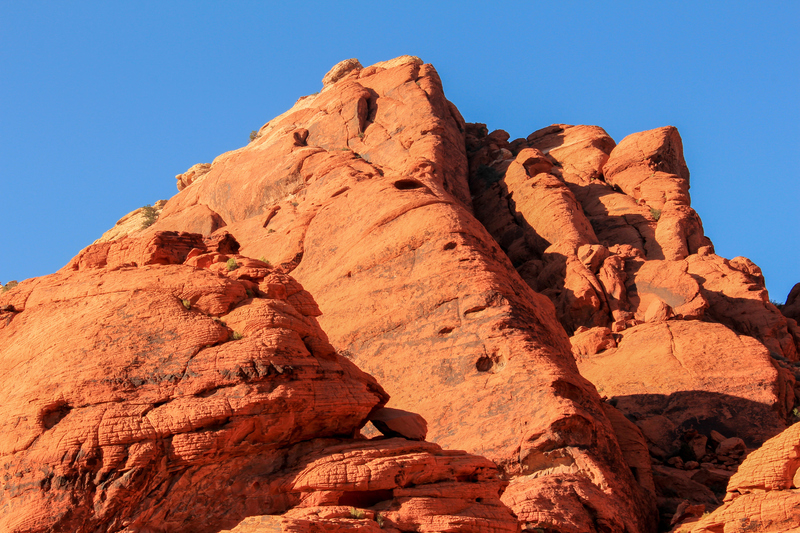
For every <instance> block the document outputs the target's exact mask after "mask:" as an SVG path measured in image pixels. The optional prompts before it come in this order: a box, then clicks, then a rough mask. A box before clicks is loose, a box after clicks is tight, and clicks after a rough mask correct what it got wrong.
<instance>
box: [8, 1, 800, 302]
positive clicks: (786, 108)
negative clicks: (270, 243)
mask: <svg viewBox="0 0 800 533" xmlns="http://www.w3.org/2000/svg"><path fill="white" fill-rule="evenodd" d="M651 4H652V5H653V6H654V7H650V5H651ZM403 54H411V55H417V56H420V57H421V58H422V59H423V60H425V61H426V62H429V63H433V64H434V65H435V66H436V69H437V70H438V71H439V74H440V75H441V77H442V80H443V82H444V86H445V92H446V94H447V97H448V98H449V99H450V100H451V101H453V102H454V103H455V104H456V106H458V108H459V109H460V110H461V113H462V114H463V115H464V118H465V119H466V120H467V121H469V122H485V123H487V124H488V126H489V128H490V129H496V128H502V129H505V130H506V131H508V132H509V133H510V134H511V136H512V138H514V137H522V136H526V135H527V134H529V133H531V132H533V131H535V130H537V129H539V128H542V127H544V126H547V125H549V124H552V123H567V124H596V125H599V126H602V127H603V128H605V129H606V131H608V133H609V134H610V135H611V136H612V137H613V138H614V139H615V140H617V142H619V141H620V140H621V139H622V138H623V137H624V136H626V135H628V134H630V133H633V132H637V131H642V130H647V129H651V128H656V127H659V126H665V125H674V126H677V127H678V129H679V130H680V132H681V135H682V137H683V142H684V148H685V155H686V160H687V163H688V165H689V169H690V170H691V175H692V188H691V194H692V200H693V205H694V207H695V208H696V209H697V211H698V212H699V213H700V216H701V217H702V219H703V223H704V226H705V231H706V234H707V235H708V236H709V237H711V239H712V240H713V241H714V244H715V245H716V249H717V253H719V254H720V255H723V256H725V257H728V258H731V257H735V256H737V255H744V256H746V257H749V258H750V259H752V260H754V261H755V262H756V263H757V264H758V265H759V266H761V267H762V269H763V270H764V273H765V275H766V278H767V286H768V288H769V289H770V294H771V297H772V298H773V299H776V300H779V301H781V302H782V301H783V300H784V299H785V297H786V295H787V293H788V292H789V289H790V288H791V287H792V285H793V284H794V283H796V282H799V281H800V215H798V204H799V203H800V170H798V169H799V168H800V160H799V159H800V158H799V156H800V3H799V2H796V1H793V2H769V3H759V4H756V3H755V2H752V3H742V2H658V3H657V5H656V3H654V2H614V3H607V4H606V5H603V3H601V2H589V1H587V2H569V1H566V2H507V3H497V2H486V1H481V2H470V1H461V2H432V1H427V2H414V1H407V2H391V3H389V2H386V3H383V2H316V1H305V2H302V3H290V2H280V3H277V2H276V3H272V2H263V1H261V2H255V1H252V2H210V1H192V2H189V1H185V2H170V1H159V2H96V1H81V2H55V1H53V2H47V3H45V2H37V1H26V2H10V1H5V0H0V200H1V201H2V211H0V213H2V222H0V224H2V226H1V227H2V231H0V281H2V282H3V283H5V282H7V281H8V280H10V279H18V280H22V279H25V278H29V277H33V276H40V275H44V274H48V273H51V272H53V271H55V270H57V269H59V268H60V267H61V266H63V265H64V264H65V263H67V261H69V259H70V258H71V257H72V256H74V255H75V254H76V253H77V252H78V251H79V250H80V249H81V248H83V247H84V246H86V245H88V244H90V243H91V242H92V241H93V240H94V239H96V238H97V237H99V236H100V235H101V234H102V233H103V232H104V231H105V230H107V229H108V228H110V227H111V226H113V225H114V223H115V222H116V220H117V219H119V218H120V217H121V216H122V215H124V214H126V213H128V212H129V211H131V210H133V209H135V208H137V207H141V206H142V205H144V204H148V203H153V202H155V201H156V200H158V199H161V198H169V197H171V196H172V195H174V194H175V193H176V192H177V190H176V188H175V179H174V176H175V175H176V174H179V173H181V172H183V171H185V170H186V169H187V168H189V167H190V166H191V165H193V164H195V163H200V162H210V161H211V160H212V159H213V158H214V157H216V156H217V155H219V154H220V153H222V152H225V151H227V150H231V149H235V148H238V147H240V146H242V145H244V144H246V143H247V141H248V135H249V133H250V131H251V130H254V129H258V128H259V127H260V126H261V125H263V124H264V123H265V122H267V121H268V120H270V119H271V118H272V117H274V116H276V115H278V114H280V113H282V112H283V111H285V110H286V109H288V108H289V107H291V105H292V104H293V103H294V102H295V100H296V99H297V98H298V97H300V96H302V95H305V94H309V93H312V92H316V91H317V90H319V89H320V87H321V82H320V79H321V78H322V76H323V74H325V72H326V71H327V70H328V69H329V68H330V67H331V66H332V65H334V64H335V63H337V62H338V61H340V60H342V59H346V58H349V57H357V58H359V59H360V60H361V62H362V64H364V65H368V64H371V63H374V62H377V61H382V60H385V59H390V58H392V57H395V56H398V55H403Z"/></svg>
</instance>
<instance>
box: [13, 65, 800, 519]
mask: <svg viewBox="0 0 800 533" xmlns="http://www.w3.org/2000/svg"><path fill="white" fill-rule="evenodd" d="M177 178H178V189H179V191H180V192H179V193H178V194H177V195H176V196H175V197H173V198H172V199H170V200H169V201H168V202H167V203H166V204H165V205H163V209H162V210H161V212H160V216H159V217H158V220H157V221H156V222H155V224H154V225H153V226H151V227H149V228H142V225H141V224H139V225H138V226H137V227H136V228H135V229H132V228H133V226H131V224H134V222H136V220H134V219H133V218H131V219H130V220H134V222H130V220H128V219H123V220H121V221H120V224H118V226H117V227H115V228H114V229H113V230H112V232H111V233H109V234H107V235H106V236H104V241H105V242H102V243H98V244H96V245H94V246H92V247H89V248H88V249H86V250H84V251H83V252H81V253H80V254H79V255H78V256H76V258H75V259H73V261H71V262H70V264H69V265H67V266H66V267H65V268H64V269H62V270H61V271H60V272H58V273H57V274H54V275H52V276H47V277H44V278H39V279H37V280H32V281H28V282H25V283H22V284H20V285H19V286H18V287H16V288H15V289H12V290H10V291H8V292H7V293H4V294H3V295H2V296H0V304H2V305H0V337H2V336H3V335H7V337H3V338H0V346H3V348H2V349H1V350H2V351H0V356H2V357H3V358H4V361H5V360H6V359H5V358H7V360H8V364H6V365H4V366H3V368H4V369H5V370H3V372H5V375H4V379H7V380H10V381H8V382H9V383H17V382H21V380H22V379H23V378H24V375H27V374H26V373H29V372H32V373H34V374H36V375H38V374H40V373H41V374H43V375H46V377H45V378H44V379H41V380H39V381H40V382H39V383H37V385H36V387H38V388H34V389H32V391H30V392H29V391H27V390H25V389H24V388H23V387H19V386H16V387H14V386H12V387H8V388H5V387H4V388H2V389H0V391H2V392H0V400H3V401H4V403H0V405H7V406H8V407H7V409H9V411H8V416H6V417H5V420H6V421H5V422H4V424H5V427H7V428H8V429H7V433H8V434H9V435H12V436H13V438H12V439H11V440H10V441H8V442H9V443H10V444H6V446H7V447H8V450H5V451H3V452H2V453H5V454H6V456H7V457H8V458H9V459H8V461H7V465H11V466H7V467H6V468H7V469H9V468H10V469H11V470H13V472H14V474H11V473H10V470H9V474H7V477H6V484H5V485H4V489H3V490H4V491H6V492H5V493H4V494H5V495H6V496H5V497H4V505H5V507H3V510H2V513H4V514H2V518H0V520H5V522H2V521H0V525H5V526H6V527H7V528H9V529H10V530H12V531H39V530H42V531H44V530H46V529H47V528H55V529H58V528H62V529H64V530H68V529H70V528H73V529H75V530H81V528H84V529H85V530H87V531H89V530H97V529H101V530H102V529H103V528H105V529H107V530H109V531H126V532H128V533H133V532H134V531H137V532H141V533H143V532H144V531H149V530H148V529H146V528H153V527H155V528H156V529H155V530H156V531H161V530H159V529H158V528H159V527H161V528H162V529H163V530H180V529H186V528H190V529H193V530H197V531H206V530H207V531H212V530H213V531H217V530H219V529H220V528H228V529H231V528H233V529H232V530H233V531H238V532H240V533H244V532H249V531H347V530H352V531H380V530H389V531H411V530H414V531H442V530H446V531H451V530H452V531H458V530H468V531H515V530H517V529H518V528H523V529H526V530H542V531H559V532H574V533H585V532H608V531H625V532H629V533H633V532H645V531H648V532H649V531H654V529H655V527H656V526H655V524H656V521H657V520H659V521H660V526H661V528H662V529H664V530H666V529H668V528H670V527H673V526H674V527H681V524H688V523H689V522H691V521H695V522H696V521H697V519H698V518H700V517H702V516H703V513H704V512H705V511H711V510H713V508H715V507H716V506H718V505H719V504H720V500H721V497H722V496H723V495H724V493H725V488H726V486H727V483H728V478H731V485H730V486H729V487H728V494H729V495H730V494H733V495H734V496H735V495H736V494H739V495H740V496H738V497H734V496H729V497H728V500H730V501H729V502H728V503H726V504H725V506H724V507H723V508H722V509H723V510H724V509H727V510H725V511H724V512H725V513H729V514H727V515H724V516H726V517H733V516H739V517H740V520H741V513H742V511H741V510H736V511H730V510H731V509H734V507H735V506H737V505H738V506H740V507H741V506H745V507H741V508H742V509H745V508H746V509H753V511H752V512H753V513H761V515H763V516H765V517H766V516H768V517H769V518H764V521H762V522H759V524H767V523H769V524H782V525H781V526H780V527H783V525H786V524H790V523H791V522H792V521H793V520H795V519H796V517H795V516H794V515H793V514H792V513H791V512H784V514H783V515H781V517H779V518H775V517H776V516H778V515H776V514H775V513H774V512H773V511H771V510H770V509H781V508H783V509H785V508H787V507H786V506H787V505H789V503H788V502H793V500H792V499H791V498H793V497H794V492H793V491H794V490H795V489H793V488H786V487H785V488H784V489H782V490H780V491H775V490H773V491H770V490H766V489H763V488H762V487H761V485H758V486H757V487H756V488H752V487H755V485H752V487H751V485H748V484H747V483H750V481H747V482H746V483H744V482H742V483H744V484H742V483H740V482H739V481H738V480H740V477H741V476H740V475H739V474H736V475H734V472H736V470H737V469H739V467H740V463H742V461H743V460H745V457H747V459H746V460H745V463H744V464H742V465H741V469H742V471H741V472H740V473H741V475H742V476H745V473H746V472H750V474H747V475H748V476H750V477H748V478H747V479H751V478H752V479H755V478H756V477H758V476H757V475H756V474H753V473H752V471H753V469H752V468H750V467H749V466H748V467H746V466H745V465H747V464H748V463H747V461H750V458H751V457H756V458H758V457H760V456H759V455H758V454H757V453H753V454H750V456H748V453H749V452H750V451H751V450H752V449H753V448H754V447H757V446H760V445H761V444H762V443H764V442H765V441H767V440H768V439H769V438H770V437H772V436H774V435H776V434H777V433H779V432H781V431H782V430H784V428H786V425H787V423H789V422H791V421H792V420H793V417H794V416H795V415H796V405H797V399H798V398H800V386H798V381H799V379H798V378H800V367H799V366H798V365H799V364H800V363H799V362H798V360H800V328H798V326H797V323H796V321H795V320H794V319H793V318H792V316H793V315H792V313H793V309H794V308H795V307H796V305H795V304H796V302H797V301H798V300H800V298H796V297H794V296H797V294H795V292H798V291H793V293H792V294H793V295H794V296H792V295H790V297H789V300H788V301H787V303H786V305H784V306H782V311H783V313H784V314H781V312H780V311H781V310H779V308H778V307H776V306H775V305H773V304H772V303H770V302H769V298H768V295H767V292H766V289H765V287H764V278H763V275H762V273H761V271H760V269H759V268H758V266H756V265H755V264H753V263H752V262H751V261H749V260H748V259H746V258H743V257H737V258H733V259H730V260H728V259H725V258H722V257H719V256H717V255H715V254H714V249H713V245H712V244H711V242H710V240H709V239H708V238H706V237H705V236H704V234H703V228H702V223H701V221H700V218H699V216H698V215H697V213H696V212H695V211H694V210H693V209H692V208H691V203H690V196H689V171H688V168H687V167H686V163H685V161H684V158H683V151H682V141H681V138H680V135H679V134H678V132H677V130H676V129H675V128H673V127H665V128H658V129H655V130H650V131H647V132H640V133H635V134H632V135H629V136H628V137H626V138H625V139H623V140H622V141H620V143H619V145H617V144H616V143H615V142H614V140H613V139H611V138H610V137H609V136H608V134H607V133H606V132H605V131H603V130H602V128H599V127H597V126H568V125H563V124H557V125H553V126H549V127H547V128H543V129H540V130H538V131H536V132H534V133H532V134H531V135H529V136H528V137H527V138H521V139H515V140H510V136H509V135H508V133H506V132H504V131H502V130H496V131H494V132H491V133H490V132H488V130H487V129H486V128H485V126H483V125H481V124H466V123H465V122H464V120H463V118H462V117H461V115H460V114H459V112H458V110H457V109H456V107H455V106H454V105H453V104H452V103H450V102H449V101H447V99H446V98H445V96H444V91H443V88H442V85H441V80H440V79H439V77H438V75H437V73H436V71H435V69H434V68H433V67H432V66H431V65H428V64H425V63H423V62H422V60H421V59H419V58H417V57H413V56H402V57H399V58H395V59H393V60H390V61H386V62H382V63H378V64H375V65H371V66H368V67H363V66H362V65H361V64H360V62H358V60H356V59H351V60H345V61H343V62H341V63H339V64H337V65H336V66H334V68H333V69H331V71H330V72H328V73H327V74H326V75H325V77H324V79H323V88H322V90H321V91H320V92H319V93H317V94H314V95H309V96H306V97H303V98H300V99H299V100H298V101H297V103H296V104H295V105H294V107H292V109H290V110H289V111H287V112H286V113H284V114H282V115H280V116H279V117H276V118H275V119H273V120H271V121H270V122H269V123H267V124H265V125H264V126H263V127H262V128H261V129H260V130H259V131H258V132H257V134H256V135H254V136H253V138H252V141H251V142H250V143H249V144H248V145H247V146H245V147H243V148H241V149H239V150H235V151H232V152H228V153H226V154H222V155H221V156H219V157H217V158H216V159H215V160H214V161H213V162H212V163H210V164H201V165H195V166H194V167H192V168H190V169H189V170H188V171H187V172H186V173H184V174H181V175H179V176H177ZM136 216H139V215H136ZM129 218H130V217H129ZM136 223H137V224H138V222H136ZM131 237H135V238H131ZM256 257H258V258H259V259H255V258H256ZM289 273H291V276H292V277H289V275H288V274H289ZM301 284H302V285H301ZM304 287H305V289H308V290H309V291H310V293H311V294H313V295H314V297H313V298H312V296H311V294H309V292H306V290H304ZM798 294H800V292H798ZM48 313H54V314H53V315H52V316H57V317H72V316H74V317H76V318H75V320H73V321H72V322H67V321H65V320H64V319H63V318H59V319H58V320H52V319H51V320H48V318H47V317H48V316H50V315H48ZM784 315H785V316H784ZM317 320H319V324H318V323H317ZM67 324H69V326H68V325H67ZM320 325H321V326H322V328H324V329H325V331H326V332H327V335H326V334H325V333H322V329H321V328H320ZM42 329H43V330H44V331H45V333H43V334H40V333H37V330H42ZM5 338H7V339H10V344H8V347H6V345H5V344H2V340H3V339H5ZM62 343H65V344H64V347H63V348H62ZM62 352H63V361H64V362H63V364H62V363H61V361H62V359H59V358H57V357H56V355H55V354H61V353H62ZM31 353H34V354H43V355H41V356H37V357H40V359H32V361H34V362H33V363H31V362H28V361H29V359H25V358H26V357H28V358H30V355H29V354H31ZM59 357H61V356H59ZM56 360H57V361H58V362H59V364H58V365H55V363H54V362H55V361H56ZM36 365H40V366H39V367H37V366H36ZM42 365H44V366H42ZM47 365H50V366H52V367H53V368H57V369H58V370H57V372H55V373H53V375H52V376H51V375H49V374H46V373H45V371H44V368H45V367H46V368H50V366H47ZM356 365H358V368H357V367H356ZM359 368H361V369H363V370H364V371H366V372H369V373H370V374H372V375H374V376H375V377H376V378H377V379H378V380H379V381H380V383H381V385H382V387H383V388H385V390H386V392H384V390H383V388H381V386H379V385H378V384H377V382H376V381H375V379H374V378H372V377H371V376H370V375H368V374H365V373H364V372H362V371H361V370H359ZM579 371H580V372H579ZM64 372H67V374H64ZM581 373H583V375H581ZM586 378H589V379H588V380H587V379H586ZM108 380H111V381H110V382H109V381H108ZM590 381H591V382H590ZM595 387H596V388H595ZM333 390H336V391H337V392H336V393H333V392H331V391H333ZM598 391H599V394H598ZM387 392H388V394H390V395H391V402H390V406H389V407H388V408H384V409H383V410H381V409H380V408H381V407H383V405H384V404H385V403H386V402H387V400H388V397H389V396H388V394H387ZM2 395H5V396H2ZM337 395H338V396H337ZM601 396H602V399H601ZM301 404H302V405H305V406H306V408H305V410H303V409H301V408H300V406H301ZM309 404H310V405H312V407H311V408H309V407H308V405H309ZM392 409H397V411H392ZM275 417H277V418H275ZM368 419H372V420H373V424H374V426H375V427H378V426H381V425H382V426H381V431H383V432H384V433H385V435H387V436H388V437H393V436H397V435H400V436H403V437H406V438H407V439H408V438H410V439H424V438H426V437H425V435H426V432H427V438H429V439H431V440H432V441H434V442H436V443H437V444H431V443H426V442H423V441H421V440H417V441H409V440H406V439H397V438H385V437H379V436H377V435H378V432H377V430H376V429H374V427H373V428H372V430H367V429H365V430H364V433H363V434H359V433H358V430H359V429H361V428H362V427H363V425H364V423H366V421H367V420H368ZM426 421H427V427H426ZM787 431H789V430H787ZM786 434H787V433H783V434H782V435H786ZM364 435H370V436H376V437H377V438H374V439H372V440H364V439H365V438H364ZM354 436H355V437H358V439H354ZM792 438H793V437H792ZM790 440H791V439H790ZM769 442H773V441H769ZM439 445H441V446H444V447H445V448H457V449H465V450H467V452H468V453H464V452H450V451H445V450H442V449H441V448H440V447H439ZM770 446H773V445H770ZM781 446H783V445H781ZM784 447H785V446H784ZM765 448H766V445H765ZM770 449H771V448H770ZM469 453H474V454H479V455H482V456H485V457H486V458H487V459H483V458H480V457H476V456H474V455H469ZM765 453H766V452H765ZM776 453H777V452H776ZM792 453H794V452H792ZM778 455H780V454H778ZM784 455H785V454H784ZM776 457H777V455H776ZM781 457H783V456H781ZM765 461H766V460H765ZM780 461H783V463H781V464H784V463H786V461H789V462H790V463H791V465H794V463H792V462H791V461H794V459H791V460H788V459H785V458H784V459H780ZM780 461H779V462H780ZM767 463H769V464H770V465H772V463H771V462H769V461H767ZM651 464H653V465H655V466H651ZM765 464H766V463H765ZM42 465H43V466H42ZM791 465H790V466H791ZM770 468H772V467H770ZM776 468H777V467H776ZM781 468H783V467H781ZM784 470H785V468H784ZM789 470H791V468H789ZM795 470H796V468H795ZM751 474H752V475H751ZM784 474H785V473H784ZM784 474H781V475H782V476H783V477H786V476H785V475H784ZM731 476H733V477H731ZM754 476H755V477H754ZM795 477H796V476H795ZM501 479H502V481H501ZM741 479H744V477H741ZM781 479H783V478H781ZM792 479H793V481H792V483H795V480H794V478H792ZM221 480H224V484H225V485H224V487H223V486H222V485H220V484H221V483H222V482H223V481H221ZM734 481H735V482H734ZM753 483H755V482H753ZM784 485H785V483H784ZM795 485H796V483H795ZM733 486H736V487H738V488H737V489H735V490H731V489H730V487H733ZM795 488H796V487H795ZM204 491H207V492H204ZM212 492H213V496H211V494H212ZM758 498H761V499H758ZM782 506H783V507H782ZM756 507H758V511H756V510H755V509H756ZM49 508H52V509H53V510H54V511H53V512H52V513H50V512H48V513H45V511H43V509H49ZM736 509H738V508H736ZM719 512H723V511H722V510H721V511H719ZM776 512H777V511H776ZM512 513H513V514H512ZM730 513H733V514H730ZM735 513H739V515H736V514H735ZM269 515H273V516H269ZM278 515H280V516H278ZM761 515H759V516H761ZM194 516H202V517H203V520H204V521H203V522H202V523H201V522H199V521H198V519H197V518H192V517H194ZM712 516H717V518H715V520H717V521H716V522H714V523H713V525H712V526H709V527H711V528H712V529H709V531H711V530H713V531H722V530H724V531H728V530H731V531H734V530H736V529H730V527H734V526H731V524H733V523H734V521H733V519H732V518H731V519H730V520H729V519H728V518H719V517H721V516H723V515H722V514H720V515H717V514H716V513H714V514H713V515H712ZM246 517H247V518H246ZM243 519H244V520H243ZM702 520H706V518H702ZM759 520H761V519H759ZM795 522H796V520H795ZM702 523H705V522H702ZM709 523H710V522H709ZM754 523H755V522H754ZM154 524H157V525H156V526H154ZM720 524H724V525H720ZM720 527H721V528H722V529H720ZM736 527H739V526H736ZM742 527H744V526H742ZM748 527H749V526H748ZM753 527H761V526H760V525H759V526H753ZM764 527H767V526H764ZM769 527H772V526H771V525H770V526H769ZM775 527H778V526H775ZM25 528H28V529H25ZM36 528H39V529H36ZM42 528H44V529H42ZM76 528H77V529H76ZM204 528H205V529H204ZM764 530H765V531H766V530H770V531H771V530H772V529H764Z"/></svg>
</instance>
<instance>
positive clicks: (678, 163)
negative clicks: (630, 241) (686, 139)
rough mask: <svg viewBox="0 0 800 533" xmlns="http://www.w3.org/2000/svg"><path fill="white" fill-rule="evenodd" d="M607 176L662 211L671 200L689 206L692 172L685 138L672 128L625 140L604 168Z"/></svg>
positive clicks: (635, 196)
mask: <svg viewBox="0 0 800 533" xmlns="http://www.w3.org/2000/svg"><path fill="white" fill-rule="evenodd" d="M603 176H604V178H605V180H606V181H607V182H608V183H610V184H611V185H616V186H618V187H620V188H621V189H622V191H623V192H625V194H627V195H629V196H632V197H633V198H635V199H636V200H639V199H643V200H645V202H646V203H647V204H648V205H649V206H651V207H654V208H657V209H661V208H662V207H663V206H664V204H665V203H666V202H668V201H672V202H676V203H678V204H679V205H689V192H688V191H689V169H688V168H687V167H686V161H685V160H684V159H683V142H682V141H681V136H680V134H678V130H677V129H675V128H674V127H672V126H667V127H665V128H658V129H655V130H650V131H643V132H640V133H634V134H631V135H628V136H627V137H625V138H624V139H622V141H621V142H620V143H619V144H618V145H617V146H616V147H615V148H614V149H613V150H612V152H611V155H610V157H609V158H608V161H607V162H606V164H605V165H604V166H603Z"/></svg>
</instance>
